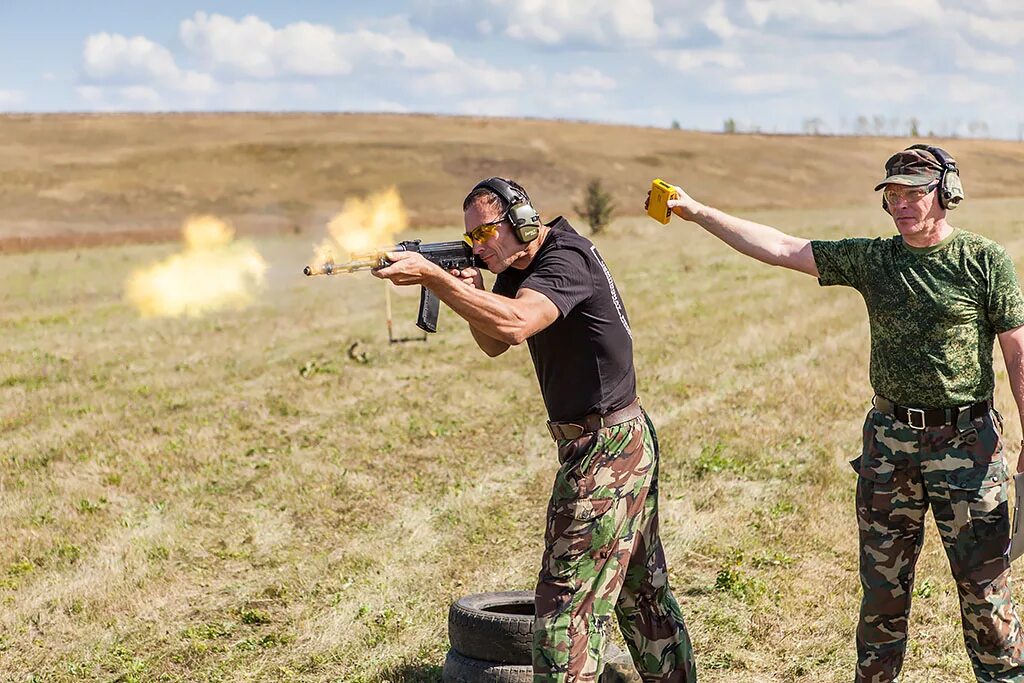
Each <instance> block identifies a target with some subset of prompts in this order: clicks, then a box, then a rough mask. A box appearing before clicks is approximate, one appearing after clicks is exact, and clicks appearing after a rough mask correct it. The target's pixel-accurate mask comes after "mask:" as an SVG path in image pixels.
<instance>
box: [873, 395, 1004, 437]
mask: <svg viewBox="0 0 1024 683" xmlns="http://www.w3.org/2000/svg"><path fill="white" fill-rule="evenodd" d="M871 403H872V405H874V406H875V408H876V409H878V410H881V411H882V412H883V413H889V414H890V415H892V416H893V417H895V418H896V419H897V420H899V421H900V422H905V423H907V424H908V425H910V426H911V427H913V428H914V429H924V428H926V427H944V426H946V425H955V424H956V423H957V418H958V417H959V416H960V415H961V414H962V413H964V412H968V411H969V412H970V416H971V418H970V419H972V420H974V419H976V418H979V417H983V416H985V415H988V412H989V411H990V410H992V401H987V400H986V401H978V402H977V403H972V404H971V405H969V406H957V407H954V408H908V407H907V406H901V405H897V404H895V403H893V402H892V401H890V400H889V399H887V398H884V397H882V396H877V395H876V396H875V397H874V398H873V399H872V400H871Z"/></svg>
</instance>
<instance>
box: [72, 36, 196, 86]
mask: <svg viewBox="0 0 1024 683" xmlns="http://www.w3.org/2000/svg"><path fill="white" fill-rule="evenodd" d="M82 68H83V70H84V71H85V74H86V76H88V77H89V78H90V79H92V80H93V81H94V82H99V83H110V84H117V85H143V86H152V85H159V86H161V87H164V88H169V89H171V90H176V91H179V92H183V93H197V94H198V93H209V92H212V91H214V90H215V89H216V83H215V82H214V80H213V78H211V77H210V76H209V75H207V74H201V73H198V72H195V71H183V70H182V69H180V68H178V65H177V64H176V63H175V61H174V57H173V56H172V55H171V53H170V51H169V50H168V49H167V48H165V47H164V46H162V45H159V44H157V43H154V42H153V41H151V40H149V39H148V38H144V37H142V36H135V37H133V38H126V37H125V36H122V35H119V34H116V33H115V34H111V33H96V34H93V35H91V36H89V37H88V38H86V40H85V48H84V49H83V51H82Z"/></svg>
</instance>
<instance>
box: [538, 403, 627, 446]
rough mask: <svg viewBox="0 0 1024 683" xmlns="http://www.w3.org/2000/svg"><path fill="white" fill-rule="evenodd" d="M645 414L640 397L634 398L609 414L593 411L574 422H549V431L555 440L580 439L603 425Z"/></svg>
mask: <svg viewBox="0 0 1024 683" xmlns="http://www.w3.org/2000/svg"><path fill="white" fill-rule="evenodd" d="M643 414H644V409H643V408H641V407H640V399H639V398H634V399H633V402H632V403H630V404H629V405H628V406H626V407H625V408H621V409H619V410H616V411H614V412H611V413H608V414H607V415H598V414H597V413H591V414H590V415H586V416H584V417H583V418H581V419H579V420H574V421H573V422H548V432H550V433H551V438H552V439H554V440H555V441H558V440H559V439H578V438H579V437H581V436H583V435H584V434H589V433H592V432H596V431H597V430H599V429H601V428H602V427H614V426H615V425H620V424H622V423H623V422H629V421H630V420H633V419H635V418H638V417H640V416H641V415H643Z"/></svg>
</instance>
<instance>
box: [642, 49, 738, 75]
mask: <svg viewBox="0 0 1024 683" xmlns="http://www.w3.org/2000/svg"><path fill="white" fill-rule="evenodd" d="M654 58H655V59H656V60H658V62H659V63H661V64H663V65H665V66H667V67H671V68H673V69H675V70H677V71H683V72H686V71H696V70H698V69H703V68H706V67H712V66H715V67H721V68H723V69H742V68H743V58H742V57H741V56H740V55H739V54H738V53H737V52H733V51H730V50H661V51H659V52H656V53H655V54H654Z"/></svg>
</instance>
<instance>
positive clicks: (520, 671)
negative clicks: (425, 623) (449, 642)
mask: <svg viewBox="0 0 1024 683" xmlns="http://www.w3.org/2000/svg"><path fill="white" fill-rule="evenodd" d="M441 681H443V683H533V666H532V665H530V664H499V663H498V662H488V661H484V660H481V659H473V658H472V657H466V656H463V655H460V654H459V653H458V652H456V651H455V650H448V656H447V657H445V658H444V669H443V670H442V671H441Z"/></svg>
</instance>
